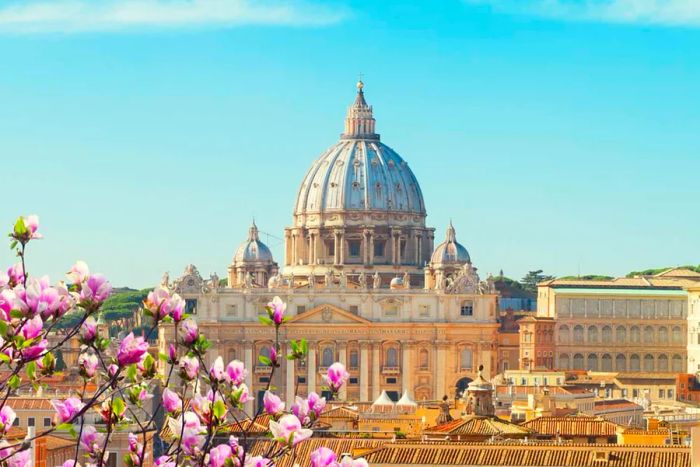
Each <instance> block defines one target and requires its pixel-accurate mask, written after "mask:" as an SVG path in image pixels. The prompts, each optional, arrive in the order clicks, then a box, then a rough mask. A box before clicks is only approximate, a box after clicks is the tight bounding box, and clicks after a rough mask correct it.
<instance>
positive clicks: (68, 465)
mask: <svg viewBox="0 0 700 467" xmlns="http://www.w3.org/2000/svg"><path fill="white" fill-rule="evenodd" d="M61 467H80V463H79V462H75V459H68V460H67V461H65V462H64V463H63V465H62V466H61Z"/></svg>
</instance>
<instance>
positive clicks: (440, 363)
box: [435, 342, 447, 400]
mask: <svg viewBox="0 0 700 467" xmlns="http://www.w3.org/2000/svg"><path fill="white" fill-rule="evenodd" d="M435 346H436V348H437V351H436V352H435V398H436V399H438V400H439V399H442V396H444V395H446V394H447V393H446V392H445V365H447V362H446V355H445V354H446V351H445V350H446V349H445V347H446V346H445V342H436V343H435Z"/></svg>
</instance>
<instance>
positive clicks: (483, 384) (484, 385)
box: [467, 365, 493, 392]
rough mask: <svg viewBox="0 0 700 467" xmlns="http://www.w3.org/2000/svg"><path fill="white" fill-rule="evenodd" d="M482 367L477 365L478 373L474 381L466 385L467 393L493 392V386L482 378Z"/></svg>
mask: <svg viewBox="0 0 700 467" xmlns="http://www.w3.org/2000/svg"><path fill="white" fill-rule="evenodd" d="M483 371H484V365H479V373H478V374H477V376H476V379H475V380H474V381H472V382H471V383H469V384H468V385H467V392H472V391H493V385H492V384H491V383H490V382H489V381H487V380H486V379H485V378H484V375H483V374H482V372H483Z"/></svg>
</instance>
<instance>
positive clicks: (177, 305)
mask: <svg viewBox="0 0 700 467" xmlns="http://www.w3.org/2000/svg"><path fill="white" fill-rule="evenodd" d="M144 305H145V306H146V308H147V309H148V310H149V311H150V312H151V313H153V316H155V317H157V318H158V319H163V318H165V317H166V316H171V317H172V318H173V320H175V322H176V323H178V322H180V321H181V320H182V316H183V315H184V313H185V301H184V300H183V299H182V298H181V297H180V296H179V295H178V294H172V295H170V291H169V290H168V289H166V288H164V287H157V288H156V289H154V290H153V291H151V292H149V293H148V297H146V300H144Z"/></svg>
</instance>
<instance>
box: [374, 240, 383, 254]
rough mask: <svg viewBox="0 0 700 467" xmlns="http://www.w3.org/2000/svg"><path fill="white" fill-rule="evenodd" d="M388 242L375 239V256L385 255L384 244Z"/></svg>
mask: <svg viewBox="0 0 700 467" xmlns="http://www.w3.org/2000/svg"><path fill="white" fill-rule="evenodd" d="M385 244H386V242H384V241H380V240H375V241H374V256H379V257H381V256H384V245H385Z"/></svg>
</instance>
